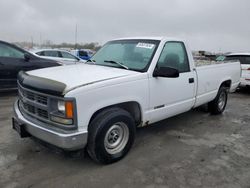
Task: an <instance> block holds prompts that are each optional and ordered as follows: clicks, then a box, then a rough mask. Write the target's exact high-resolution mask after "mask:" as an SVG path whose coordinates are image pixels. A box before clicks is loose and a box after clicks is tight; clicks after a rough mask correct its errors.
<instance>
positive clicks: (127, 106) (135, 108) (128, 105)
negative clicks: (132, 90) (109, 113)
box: [89, 101, 141, 126]
mask: <svg viewBox="0 0 250 188" xmlns="http://www.w3.org/2000/svg"><path fill="white" fill-rule="evenodd" d="M112 107H119V108H122V109H124V110H126V111H127V112H129V113H130V114H131V116H132V117H133V118H134V120H135V123H136V126H138V125H140V123H141V108H140V105H139V104H138V103H137V102H134V101H131V102H124V103H119V104H115V105H111V106H107V107H104V108H102V109H100V110H98V111H96V112H95V113H94V114H93V115H92V116H91V119H90V122H91V121H92V120H93V119H94V118H95V117H96V116H97V114H98V113H100V112H101V111H103V110H105V109H107V108H112ZM90 122H89V123H90Z"/></svg>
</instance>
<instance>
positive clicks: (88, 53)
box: [70, 49, 94, 61]
mask: <svg viewBox="0 0 250 188" xmlns="http://www.w3.org/2000/svg"><path fill="white" fill-rule="evenodd" d="M70 53H71V54H73V55H75V56H77V57H79V58H81V59H83V60H86V61H87V60H89V59H90V58H91V57H92V56H93V54H94V51H92V50H90V49H81V50H70Z"/></svg>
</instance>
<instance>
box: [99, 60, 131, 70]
mask: <svg viewBox="0 0 250 188" xmlns="http://www.w3.org/2000/svg"><path fill="white" fill-rule="evenodd" d="M104 62H106V63H113V64H117V65H120V67H123V68H124V69H127V70H128V69H129V68H128V67H127V66H126V65H123V64H122V63H119V62H117V61H113V60H104Z"/></svg>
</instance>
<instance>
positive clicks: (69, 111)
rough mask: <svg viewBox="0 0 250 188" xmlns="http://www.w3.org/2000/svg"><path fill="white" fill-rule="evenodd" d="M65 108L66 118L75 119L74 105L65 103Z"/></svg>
mask: <svg viewBox="0 0 250 188" xmlns="http://www.w3.org/2000/svg"><path fill="white" fill-rule="evenodd" d="M65 108H66V117H67V118H73V117H74V113H73V103H72V102H70V101H67V102H65Z"/></svg>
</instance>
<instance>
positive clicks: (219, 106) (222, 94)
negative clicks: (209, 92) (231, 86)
mask: <svg viewBox="0 0 250 188" xmlns="http://www.w3.org/2000/svg"><path fill="white" fill-rule="evenodd" d="M227 97H228V93H227V88H226V87H220V89H219V91H218V94H217V96H216V98H215V99H214V100H213V101H211V102H209V103H208V110H209V111H210V113H211V114H214V115H217V114H221V113H222V112H223V111H224V110H225V108H226V105H227Z"/></svg>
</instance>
